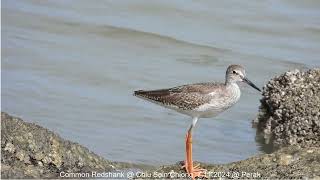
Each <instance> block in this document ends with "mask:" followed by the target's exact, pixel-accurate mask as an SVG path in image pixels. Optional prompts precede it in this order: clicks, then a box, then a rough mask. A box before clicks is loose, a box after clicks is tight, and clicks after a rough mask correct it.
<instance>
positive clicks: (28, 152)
mask: <svg viewBox="0 0 320 180" xmlns="http://www.w3.org/2000/svg"><path fill="white" fill-rule="evenodd" d="M1 133H2V136H1V156H2V157H1V166H2V168H1V176H2V178H10V179H11V178H15V179H16V178H59V177H60V175H59V173H60V172H72V173H79V172H81V173H83V172H91V171H96V172H113V171H119V170H125V169H128V168H136V169H139V168H140V166H138V165H136V166H135V165H133V164H129V163H117V162H111V161H108V160H105V159H104V158H102V157H100V156H98V155H96V154H94V153H92V152H90V151H89V150H88V149H87V148H85V147H83V146H81V145H79V144H77V143H73V142H70V141H67V140H64V139H62V138H60V137H59V136H58V135H57V134H55V133H53V132H51V131H49V130H47V129H45V128H43V127H40V126H38V125H35V124H33V123H27V122H24V121H23V120H21V119H19V118H15V117H12V116H10V115H8V114H7V113H3V112H2V113H1Z"/></svg>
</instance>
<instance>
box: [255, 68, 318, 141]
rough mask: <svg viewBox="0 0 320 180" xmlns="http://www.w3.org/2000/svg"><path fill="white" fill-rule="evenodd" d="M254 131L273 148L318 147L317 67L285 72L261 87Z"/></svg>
mask: <svg viewBox="0 0 320 180" xmlns="http://www.w3.org/2000/svg"><path fill="white" fill-rule="evenodd" d="M262 95H263V98H262V99H261V106H260V110H259V114H258V117H257V119H256V123H257V124H258V134H259V133H260V135H261V136H262V137H263V139H264V140H265V143H266V144H270V145H272V146H274V147H283V146H287V145H298V146H301V147H307V146H317V147H320V69H312V70H308V71H306V72H301V71H299V70H294V71H289V72H286V73H284V74H282V75H280V76H277V77H275V78H273V79H271V80H270V81H269V82H268V83H267V84H266V85H265V86H264V89H263V93H262Z"/></svg>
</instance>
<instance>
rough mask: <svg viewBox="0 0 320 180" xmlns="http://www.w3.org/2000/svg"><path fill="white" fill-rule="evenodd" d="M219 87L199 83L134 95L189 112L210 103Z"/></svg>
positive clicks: (136, 92) (137, 92) (139, 92)
mask: <svg viewBox="0 0 320 180" xmlns="http://www.w3.org/2000/svg"><path fill="white" fill-rule="evenodd" d="M218 86H220V84H214V83H198V84H191V85H183V86H178V87H174V88H168V89H159V90H151V91H144V90H139V91H135V92H134V95H135V96H138V97H142V98H143V99H147V100H151V101H154V102H157V103H160V104H163V105H168V106H176V107H178V108H180V109H184V110H188V109H194V108H197V107H199V106H201V105H203V104H205V103H209V102H210V100H211V99H212V96H211V95H210V94H209V93H210V92H212V91H213V89H217V87H218Z"/></svg>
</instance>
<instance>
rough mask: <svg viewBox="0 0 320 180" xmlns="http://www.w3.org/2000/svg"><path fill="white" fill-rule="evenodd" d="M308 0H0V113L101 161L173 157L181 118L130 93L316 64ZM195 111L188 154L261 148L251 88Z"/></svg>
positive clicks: (236, 154) (315, 16)
mask: <svg viewBox="0 0 320 180" xmlns="http://www.w3.org/2000/svg"><path fill="white" fill-rule="evenodd" d="M319 8H320V3H319V1H316V0H314V1H311V0H310V1H285V0H281V1H263V2H258V1H255V2H252V1H228V2H217V1H209V0H208V1H201V2H199V1H188V2H186V1H171V0H170V1H169V0H165V1H152V2H150V1H146V0H140V1H127V0H124V1H85V0H77V1H72V0H70V1H64V0H63V1H62V0H55V1H36V0H28V1H20V0H19V1H18V0H5V1H2V111H6V112H8V113H11V114H14V115H17V116H19V117H22V118H24V119H26V120H28V121H31V122H35V123H37V124H40V125H42V126H44V127H47V128H48V129H50V130H53V131H55V132H57V133H59V134H60V135H61V136H63V137H64V138H66V139H69V140H73V141H76V142H79V143H80V144H83V145H85V146H87V147H88V148H89V149H90V150H92V151H94V152H96V153H97V154H100V155H102V156H104V157H105V158H107V159H110V160H117V161H126V162H134V163H146V164H156V165H159V164H170V163H175V162H177V161H181V160H183V159H184V157H185V155H184V137H185V133H186V130H187V128H188V126H189V124H190V122H191V120H190V119H189V118H188V117H186V116H183V115H180V114H177V113H175V112H173V111H170V110H166V109H164V108H162V107H158V106H156V105H153V104H150V103H148V102H144V101H142V100H140V99H137V98H135V97H133V96H132V92H133V91H134V90H137V89H157V88H165V87H171V86H176V85H181V84H187V83H193V82H206V81H224V73H225V69H226V67H227V66H228V65H229V64H242V65H243V66H245V67H246V70H247V75H248V77H249V78H250V79H251V80H252V81H253V82H255V83H256V84H257V85H258V86H259V87H261V86H263V85H264V84H265V83H266V82H267V81H268V80H269V79H270V78H271V77H273V76H275V75H277V74H280V73H282V72H284V71H286V70H288V69H293V68H306V67H307V68H311V67H316V66H319V65H320V60H319V52H320V43H319V42H320V21H319V20H320V11H319ZM242 93H243V94H242V97H241V99H240V101H239V103H238V104H236V105H235V106H234V107H233V108H231V109H230V110H228V111H226V112H224V113H222V114H220V115H219V116H217V117H215V118H210V119H200V120H199V123H198V124H197V127H196V130H195V134H194V159H195V160H197V161H202V162H208V163H227V162H231V161H236V160H241V159H245V158H247V157H249V156H252V155H254V154H258V153H261V152H263V151H264V148H263V146H262V145H261V144H260V143H259V142H256V141H255V129H253V128H251V120H252V119H254V118H255V115H256V113H257V110H258V106H259V98H260V95H259V94H258V93H257V92H256V91H255V90H254V89H252V88H249V87H247V86H245V85H243V88H242Z"/></svg>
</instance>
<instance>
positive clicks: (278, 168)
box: [1, 69, 320, 179]
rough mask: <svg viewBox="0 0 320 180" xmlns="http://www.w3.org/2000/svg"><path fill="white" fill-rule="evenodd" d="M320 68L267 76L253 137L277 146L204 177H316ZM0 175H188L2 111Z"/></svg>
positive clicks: (212, 166)
mask: <svg viewBox="0 0 320 180" xmlns="http://www.w3.org/2000/svg"><path fill="white" fill-rule="evenodd" d="M319 98H320V70H319V69H314V70H309V71H306V72H300V71H298V70H295V71H290V72H287V73H285V74H282V75H280V76H277V77H275V78H274V79H272V80H270V81H269V82H268V83H267V85H266V86H265V87H264V90H263V98H262V99H261V106H260V111H259V114H258V117H257V119H256V123H257V124H258V128H257V135H258V136H259V134H260V135H261V136H262V137H263V139H264V140H265V142H266V144H270V145H272V146H276V147H279V150H277V151H275V152H273V153H271V154H260V155H256V156H254V157H251V158H248V159H246V160H242V161H238V162H233V163H229V164H223V165H215V164H203V163H199V164H200V167H202V168H205V169H207V170H208V173H207V176H208V178H213V179H217V178H226V179H229V178H230V179H234V178H240V179H261V178H262V179H275V178H287V179H288V178H290V179H292V178H293V179H298V178H299V179H300V178H315V179H320V145H319V144H320V132H319V131H320V128H319V126H320V122H319V121H320V110H319V107H320V99H319ZM1 133H2V136H1V177H2V178H4V179H5V178H10V179H12V178H76V179H78V178H85V179H88V178H99V177H100V178H112V179H119V178H123V179H132V178H136V179H159V178H160V179H164V178H174V179H176V178H182V179H186V178H187V177H188V176H187V174H186V173H185V171H184V170H183V169H181V163H177V164H174V165H168V166H161V167H152V166H147V165H137V164H129V163H122V162H112V161H108V160H105V159H104V158H102V157H100V156H98V155H96V154H94V153H92V152H90V151H89V150H88V149H87V148H85V147H83V146H81V145H79V144H77V143H73V142H70V141H67V140H64V139H62V138H61V137H59V135H57V134H55V133H53V132H51V131H49V130H47V129H46V128H43V127H41V126H38V125H36V124H33V123H27V122H25V121H23V120H22V119H20V118H16V117H13V116H10V115H8V114H7V113H4V112H2V113H1Z"/></svg>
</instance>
